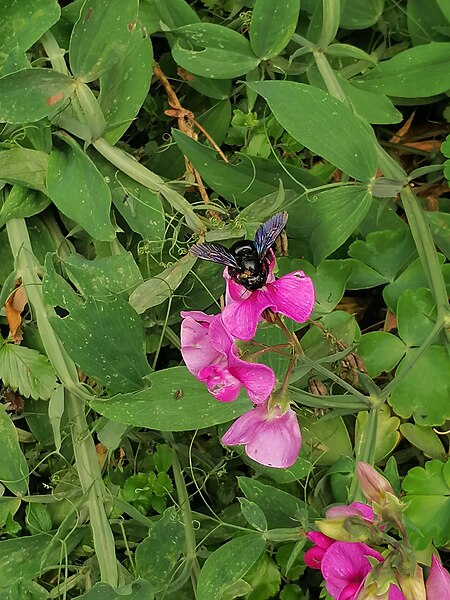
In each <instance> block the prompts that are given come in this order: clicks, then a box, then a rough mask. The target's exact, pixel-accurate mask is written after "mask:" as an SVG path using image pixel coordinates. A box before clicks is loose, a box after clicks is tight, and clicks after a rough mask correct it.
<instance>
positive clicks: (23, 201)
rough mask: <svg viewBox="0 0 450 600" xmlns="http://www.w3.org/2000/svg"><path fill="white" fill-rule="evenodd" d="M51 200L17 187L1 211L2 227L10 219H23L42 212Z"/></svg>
mask: <svg viewBox="0 0 450 600" xmlns="http://www.w3.org/2000/svg"><path fill="white" fill-rule="evenodd" d="M49 204H50V199H49V198H48V197H47V196H45V195H44V194H42V193H41V192H38V191H35V190H30V189H27V188H23V187H21V186H18V185H15V186H14V187H13V188H12V190H11V191H10V192H9V194H8V196H7V198H6V201H5V203H4V204H3V206H2V207H1V209H0V227H3V225H4V224H5V223H6V222H7V221H9V220H10V219H23V218H25V217H32V216H33V215H37V214H38V213H40V212H42V211H43V210H44V209H46V208H47V206H48V205H49Z"/></svg>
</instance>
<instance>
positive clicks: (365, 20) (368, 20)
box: [339, 0, 384, 29]
mask: <svg viewBox="0 0 450 600" xmlns="http://www.w3.org/2000/svg"><path fill="white" fill-rule="evenodd" d="M383 9H384V0H346V2H345V4H344V8H343V11H342V13H341V20H340V23H339V25H340V27H342V28H344V29H366V28H367V27H371V26H372V25H375V23H376V22H377V21H378V19H379V18H380V17H381V15H382V14H383Z"/></svg>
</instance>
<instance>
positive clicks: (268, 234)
mask: <svg viewBox="0 0 450 600" xmlns="http://www.w3.org/2000/svg"><path fill="white" fill-rule="evenodd" d="M287 220H288V214H287V212H279V213H277V214H276V215H274V216H273V217H272V218H271V219H269V220H268V221H266V222H265V223H263V224H262V225H261V227H259V229H258V231H257V232H256V235H255V248H256V251H257V252H258V256H259V257H260V258H261V259H263V258H264V257H265V255H266V254H267V252H268V251H269V249H270V248H271V246H272V245H273V243H274V242H275V240H276V239H277V237H278V236H279V235H280V233H281V232H282V231H283V229H284V228H285V226H286V222H287Z"/></svg>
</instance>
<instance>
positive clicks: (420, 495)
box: [403, 460, 450, 550]
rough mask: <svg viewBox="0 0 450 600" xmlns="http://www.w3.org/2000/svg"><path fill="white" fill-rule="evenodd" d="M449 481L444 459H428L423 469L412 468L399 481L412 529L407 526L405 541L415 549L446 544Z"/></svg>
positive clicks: (449, 534) (449, 468)
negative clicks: (408, 540)
mask: <svg viewBox="0 0 450 600" xmlns="http://www.w3.org/2000/svg"><path fill="white" fill-rule="evenodd" d="M449 482H450V461H448V460H447V462H441V461H439V460H430V461H428V462H427V463H425V468H422V467H413V468H412V469H410V471H409V472H408V473H407V475H406V477H405V479H404V480H403V489H404V490H405V492H406V496H405V497H404V501H405V504H406V510H405V515H406V517H407V519H409V521H411V523H412V524H413V526H414V527H408V538H409V539H410V541H411V543H412V544H413V546H414V547H415V548H416V549H417V550H424V549H425V548H427V546H428V545H429V544H430V543H431V542H433V543H434V544H435V546H437V547H439V546H445V545H446V544H448V542H449V541H450V483H449ZM407 525H408V524H407Z"/></svg>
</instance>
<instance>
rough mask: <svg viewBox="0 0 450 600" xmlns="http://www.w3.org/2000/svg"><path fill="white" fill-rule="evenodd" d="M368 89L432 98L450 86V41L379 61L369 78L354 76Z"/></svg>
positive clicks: (357, 81)
mask: <svg viewBox="0 0 450 600" xmlns="http://www.w3.org/2000/svg"><path fill="white" fill-rule="evenodd" d="M352 83H353V84H354V85H356V86H359V87H361V88H362V89H364V90H368V91H371V92H378V93H381V94H387V95H388V96H401V97H403V98H428V97H429V96H435V95H437V94H442V93H443V92H446V91H447V90H448V89H449V88H450V43H438V42H432V43H430V44H426V45H424V46H416V47H415V48H409V49H408V50H404V51H403V52H400V54H397V55H396V56H394V57H393V58H390V59H389V60H386V61H383V62H381V63H379V65H378V67H376V68H375V69H373V70H372V71H370V73H369V74H368V75H366V76H365V77H361V78H358V79H352Z"/></svg>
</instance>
